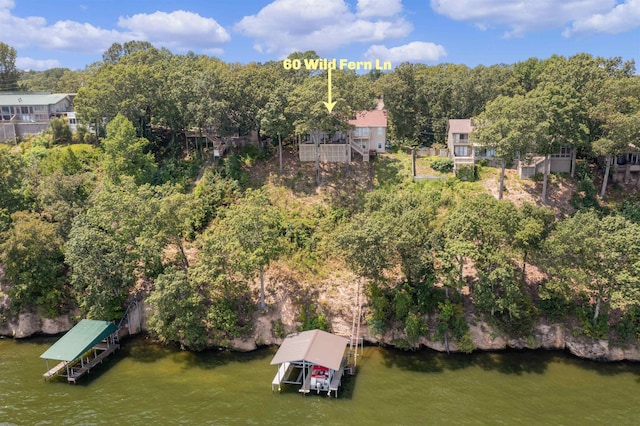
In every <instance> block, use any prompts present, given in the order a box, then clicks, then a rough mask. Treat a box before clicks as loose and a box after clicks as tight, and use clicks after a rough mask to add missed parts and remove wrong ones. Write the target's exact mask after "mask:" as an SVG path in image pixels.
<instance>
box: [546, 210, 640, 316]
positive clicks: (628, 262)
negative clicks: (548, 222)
mask: <svg viewBox="0 0 640 426" xmlns="http://www.w3.org/2000/svg"><path fill="white" fill-rule="evenodd" d="M544 250H545V252H546V253H547V255H548V265H549V266H548V268H549V271H550V272H551V273H552V274H553V275H554V276H556V277H558V278H560V279H562V280H563V281H564V282H566V283H568V284H569V285H570V287H571V288H572V290H573V291H574V292H575V294H578V295H579V294H580V293H586V295H587V296H588V297H589V298H591V299H592V300H594V301H595V307H594V314H593V321H594V322H596V321H597V320H598V316H599V315H600V313H601V312H602V310H603V308H604V309H606V308H608V307H610V306H611V307H614V308H615V307H624V306H627V305H631V304H638V303H639V302H640V226H638V225H637V224H634V223H631V222H629V221H627V220H626V219H624V218H623V217H622V216H606V217H604V218H600V217H598V215H597V213H596V212H594V211H588V212H584V211H583V212H578V213H576V215H575V216H573V217H571V218H569V219H566V220H563V221H561V222H560V223H558V225H557V227H556V229H555V231H553V232H552V233H551V236H550V237H549V238H548V239H547V240H546V241H545V243H544Z"/></svg>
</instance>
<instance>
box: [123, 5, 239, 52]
mask: <svg viewBox="0 0 640 426" xmlns="http://www.w3.org/2000/svg"><path fill="white" fill-rule="evenodd" d="M118 26H120V27H122V28H125V29H127V30H129V31H131V32H132V33H134V34H137V35H139V39H142V40H147V41H151V42H155V43H158V44H160V45H162V46H167V47H176V48H181V49H188V48H190V47H196V46H197V47H207V48H212V47H213V46H218V45H220V44H222V43H225V42H227V41H229V40H230V39H231V36H230V35H229V33H228V32H227V30H225V29H224V28H223V27H222V26H220V24H218V23H217V22H216V21H215V19H212V18H205V17H203V16H200V15H199V14H197V13H193V12H187V11H184V10H176V11H174V12H171V13H166V12H155V13H152V14H144V13H141V14H137V15H133V16H131V17H126V18H125V17H121V18H120V19H119V20H118Z"/></svg>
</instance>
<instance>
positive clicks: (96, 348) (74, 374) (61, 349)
mask: <svg viewBox="0 0 640 426" xmlns="http://www.w3.org/2000/svg"><path fill="white" fill-rule="evenodd" d="M119 348H120V345H119V343H118V328H117V327H116V325H115V324H114V323H112V322H110V321H97V320H88V319H83V320H82V321H80V322H79V323H78V324H77V325H76V326H75V327H73V328H72V329H71V330H69V331H68V332H67V333H66V334H65V335H64V336H62V337H61V338H60V340H58V341H57V342H56V343H55V344H53V346H51V347H50V348H49V349H47V350H46V351H45V352H44V353H43V354H42V355H40V358H42V359H44V360H45V361H46V363H47V372H46V373H44V378H45V380H46V379H50V378H52V377H54V376H65V377H67V381H68V382H69V383H75V382H76V380H77V379H78V378H79V377H81V376H83V375H84V374H85V373H88V372H89V371H90V370H91V368H93V367H95V366H96V365H97V364H100V363H101V362H102V361H103V360H104V359H105V358H106V357H107V356H109V355H111V354H112V353H113V352H115V351H116V350H117V349H119ZM49 360H55V361H59V363H58V364H57V365H56V366H55V367H53V368H51V369H50V368H49Z"/></svg>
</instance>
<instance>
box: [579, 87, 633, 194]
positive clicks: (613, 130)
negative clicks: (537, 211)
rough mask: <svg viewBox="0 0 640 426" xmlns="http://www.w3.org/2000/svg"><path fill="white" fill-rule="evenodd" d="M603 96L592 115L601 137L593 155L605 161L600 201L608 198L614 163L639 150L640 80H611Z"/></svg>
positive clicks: (595, 144)
mask: <svg viewBox="0 0 640 426" xmlns="http://www.w3.org/2000/svg"><path fill="white" fill-rule="evenodd" d="M599 95H600V102H598V103H597V104H596V105H595V106H594V107H593V108H592V109H591V111H590V113H591V117H592V118H593V119H594V120H595V121H596V122H597V123H598V124H599V129H598V134H597V136H596V139H595V140H594V141H593V145H592V147H593V151H594V152H595V153H596V154H597V155H602V156H604V157H605V171H604V178H603V179H602V189H601V190H600V197H604V194H605V192H606V190H607V182H608V179H609V171H610V168H611V163H612V162H613V161H614V160H615V158H616V157H617V156H618V155H621V154H624V153H627V152H633V151H638V149H639V147H638V145H637V144H638V141H639V140H640V79H639V78H638V77H628V78H621V79H609V80H607V81H606V82H605V84H604V85H603V87H602V89H601V91H600V93H599ZM614 176H615V175H614ZM639 185H640V180H639Z"/></svg>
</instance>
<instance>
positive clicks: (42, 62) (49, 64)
mask: <svg viewBox="0 0 640 426" xmlns="http://www.w3.org/2000/svg"><path fill="white" fill-rule="evenodd" d="M61 66H62V65H61V64H60V61H58V60H57V59H33V58H29V57H24V56H22V57H20V56H18V57H17V58H16V68H18V69H21V70H24V71H30V70H36V71H40V70H48V69H51V68H59V67H61Z"/></svg>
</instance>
